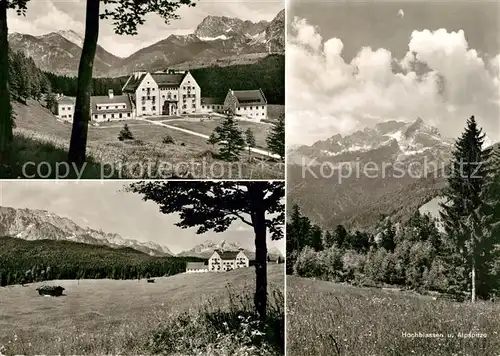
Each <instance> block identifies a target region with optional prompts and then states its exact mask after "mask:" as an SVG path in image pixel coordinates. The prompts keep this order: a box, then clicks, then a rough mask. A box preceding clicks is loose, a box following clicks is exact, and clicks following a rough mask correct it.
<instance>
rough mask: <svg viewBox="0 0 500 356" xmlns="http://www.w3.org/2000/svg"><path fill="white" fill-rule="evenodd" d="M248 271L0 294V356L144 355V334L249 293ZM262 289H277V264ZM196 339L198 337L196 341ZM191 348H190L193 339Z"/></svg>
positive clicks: (63, 283) (75, 284)
mask: <svg viewBox="0 0 500 356" xmlns="http://www.w3.org/2000/svg"><path fill="white" fill-rule="evenodd" d="M254 275H255V270H254V268H245V269H241V270H236V271H231V272H227V273H213V274H212V273H208V274H179V275H175V276H172V277H162V278H156V280H155V283H146V280H106V279H104V280H80V281H76V280H61V281H51V282H47V284H54V285H61V286H63V287H64V288H65V289H66V290H65V291H64V293H65V295H63V296H61V297H42V296H39V295H38V293H37V291H36V288H37V287H38V286H39V285H40V284H39V283H34V284H29V285H26V286H24V287H22V286H19V285H16V286H10V287H5V288H0V301H1V306H2V307H1V309H0V354H1V353H2V351H3V352H6V353H7V354H35V353H36V354H50V355H54V354H93V355H96V354H113V355H117V354H147V353H148V349H147V344H148V340H149V338H150V336H151V335H152V334H154V333H155V332H156V331H157V330H158V328H159V327H160V326H161V325H163V324H164V323H168V322H169V321H171V320H174V319H175V318H177V317H178V316H182V315H188V316H193V317H195V316H196V314H197V313H198V311H199V310H200V308H203V307H206V306H207V305H216V306H217V307H220V308H226V307H227V306H228V305H229V304H230V298H229V296H230V293H232V294H233V295H239V296H242V295H244V294H246V293H249V294H250V293H252V292H253V290H254V283H255V282H254ZM268 276H269V288H270V289H269V290H273V289H278V290H281V291H282V290H283V286H284V275H283V265H270V266H269V272H268ZM200 338H201V335H200ZM193 342H196V340H194V341H193Z"/></svg>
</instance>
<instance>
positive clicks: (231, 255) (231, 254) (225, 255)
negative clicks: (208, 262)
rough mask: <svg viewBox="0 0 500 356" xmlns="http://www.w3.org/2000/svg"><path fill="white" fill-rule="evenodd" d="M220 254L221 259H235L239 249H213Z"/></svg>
mask: <svg viewBox="0 0 500 356" xmlns="http://www.w3.org/2000/svg"><path fill="white" fill-rule="evenodd" d="M215 252H217V253H218V254H219V256H220V258H221V259H222V260H235V259H236V256H238V253H240V251H221V250H215Z"/></svg>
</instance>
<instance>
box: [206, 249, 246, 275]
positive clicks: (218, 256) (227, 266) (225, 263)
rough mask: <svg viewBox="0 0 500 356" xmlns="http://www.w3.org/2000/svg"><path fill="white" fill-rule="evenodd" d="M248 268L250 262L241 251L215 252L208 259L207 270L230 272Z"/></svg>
mask: <svg viewBox="0 0 500 356" xmlns="http://www.w3.org/2000/svg"><path fill="white" fill-rule="evenodd" d="M249 266H250V260H249V259H248V257H247V256H246V255H245V254H244V253H243V250H242V249H240V250H239V251H221V250H215V251H214V253H213V254H212V256H211V257H210V258H209V259H208V270H209V271H210V272H222V271H231V270H233V269H237V268H244V267H249Z"/></svg>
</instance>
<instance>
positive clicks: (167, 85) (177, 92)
mask: <svg viewBox="0 0 500 356" xmlns="http://www.w3.org/2000/svg"><path fill="white" fill-rule="evenodd" d="M123 93H124V94H125V93H126V94H129V95H130V96H131V98H132V100H133V104H134V106H135V108H136V116H137V117H144V116H173V115H183V114H195V113H200V112H201V89H200V86H199V85H198V83H197V82H196V80H195V79H194V77H193V76H192V75H191V73H190V72H189V71H186V72H179V71H167V72H156V73H147V72H136V73H134V74H132V75H131V76H130V77H129V79H128V80H127V82H126V83H125V85H124V86H123Z"/></svg>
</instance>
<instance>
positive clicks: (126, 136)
mask: <svg viewBox="0 0 500 356" xmlns="http://www.w3.org/2000/svg"><path fill="white" fill-rule="evenodd" d="M118 139H119V140H120V141H124V140H133V139H134V135H132V131H130V128H129V127H128V125H127V124H125V125H124V126H123V128H122V129H121V130H120V133H119V134H118Z"/></svg>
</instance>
